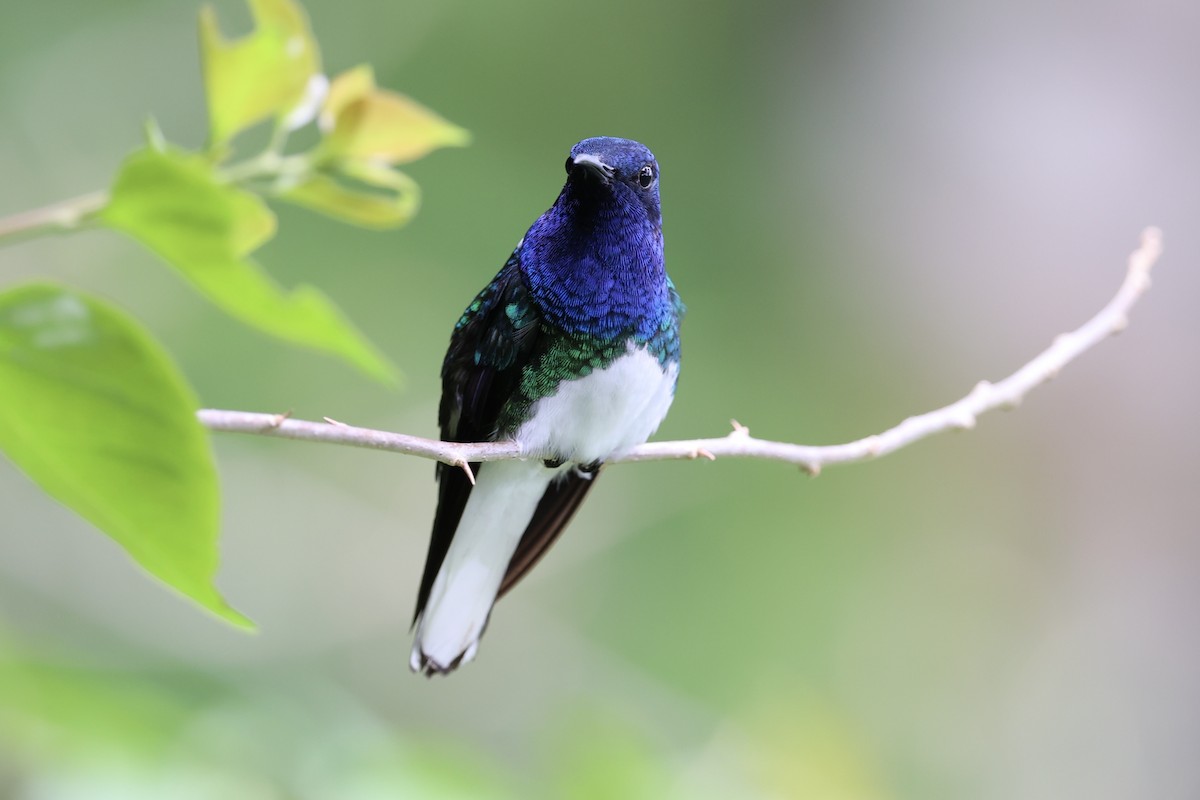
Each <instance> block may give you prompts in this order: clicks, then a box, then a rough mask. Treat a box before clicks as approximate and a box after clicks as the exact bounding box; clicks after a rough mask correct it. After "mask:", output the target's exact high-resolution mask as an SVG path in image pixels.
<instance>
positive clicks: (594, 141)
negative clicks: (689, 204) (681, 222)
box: [563, 136, 662, 223]
mask: <svg viewBox="0 0 1200 800" xmlns="http://www.w3.org/2000/svg"><path fill="white" fill-rule="evenodd" d="M566 168H567V185H566V186H565V187H564V188H563V192H564V193H565V194H570V195H571V196H572V197H575V198H578V199H579V200H580V201H583V202H587V201H589V200H590V201H592V202H595V203H598V204H601V205H603V204H606V203H613V204H616V205H619V206H629V207H630V210H631V211H633V209H634V208H639V207H640V209H644V213H645V215H646V217H647V218H648V219H649V220H651V221H653V222H655V223H657V222H659V221H660V220H661V218H662V212H661V208H660V205H659V198H658V162H657V161H655V160H654V154H653V153H651V152H650V148H648V147H646V145H644V144H642V143H640V142H635V141H633V140H632V139H616V138H614V137H612V136H596V137H594V138H591V139H584V140H583V141H582V142H579V143H578V144H576V145H575V146H574V147H572V148H571V155H570V156H569V157H568V158H567V164H566ZM633 213H634V214H635V215H637V212H636V211H633Z"/></svg>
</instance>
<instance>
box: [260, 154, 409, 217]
mask: <svg viewBox="0 0 1200 800" xmlns="http://www.w3.org/2000/svg"><path fill="white" fill-rule="evenodd" d="M338 173H339V174H340V175H342V176H345V177H346V178H348V179H350V180H353V181H356V182H358V183H361V184H363V185H365V186H366V187H368V189H374V190H375V191H370V190H368V191H363V190H359V189H356V188H353V187H351V186H348V185H347V184H346V183H343V182H341V181H339V180H338V179H337V178H336V177H335V176H334V175H329V174H325V173H314V174H313V175H311V176H309V178H308V179H307V180H305V181H304V182H303V183H301V184H299V185H298V186H295V187H293V188H292V189H289V190H288V191H286V192H283V193H282V194H280V195H279V197H280V198H281V199H283V200H288V201H290V202H293V203H296V204H297V205H301V206H304V207H306V208H311V209H312V210H314V211H319V212H321V213H322V214H327V215H328V216H331V217H333V218H334V219H339V220H342V221H343V222H349V223H350V224H352V225H361V226H363V227H364V228H379V229H385V228H398V227H400V226H401V225H404V224H405V223H407V222H408V221H409V220H410V219H412V217H413V215H414V214H416V213H417V207H418V206H419V205H420V203H421V194H420V190H419V188H418V187H417V184H416V181H414V180H413V179H412V178H410V177H408V176H407V175H405V174H404V173H402V172H397V171H396V170H394V169H391V168H390V167H388V166H386V165H383V164H376V163H371V162H358V161H350V162H346V163H343V164H340V165H339V167H338Z"/></svg>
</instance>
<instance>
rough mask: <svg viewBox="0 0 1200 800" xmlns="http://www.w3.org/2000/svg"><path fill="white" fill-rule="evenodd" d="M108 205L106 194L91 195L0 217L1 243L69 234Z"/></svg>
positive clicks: (94, 193) (95, 193)
mask: <svg viewBox="0 0 1200 800" xmlns="http://www.w3.org/2000/svg"><path fill="white" fill-rule="evenodd" d="M107 203H108V194H107V193H105V192H92V193H91V194H85V195H82V196H80V197H74V198H72V199H70V200H64V201H62V202H60V203H55V204H54V205H50V206H46V207H44V208H35V209H33V210H32V211H22V212H21V213H19V214H13V215H12V216H9V217H3V218H0V241H2V240H4V239H10V238H17V237H25V236H36V235H38V234H40V233H43V232H47V231H69V230H73V229H74V228H77V227H79V226H80V225H81V224H82V223H84V222H86V221H87V220H88V219H90V218H91V217H93V216H95V214H96V213H97V212H99V211H100V210H101V209H102V208H104V206H105V205H106V204H107Z"/></svg>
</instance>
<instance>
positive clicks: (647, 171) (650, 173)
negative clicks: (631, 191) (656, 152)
mask: <svg viewBox="0 0 1200 800" xmlns="http://www.w3.org/2000/svg"><path fill="white" fill-rule="evenodd" d="M652 183H654V167H652V166H650V165H649V164H647V165H646V166H644V167H642V169H641V171H640V172H638V184H639V185H640V186H641V187H642V188H643V189H649V188H650V184H652Z"/></svg>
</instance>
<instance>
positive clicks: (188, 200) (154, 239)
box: [99, 150, 397, 384]
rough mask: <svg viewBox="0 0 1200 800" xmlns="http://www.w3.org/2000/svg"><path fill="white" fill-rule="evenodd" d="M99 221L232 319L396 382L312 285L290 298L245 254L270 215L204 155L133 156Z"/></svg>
mask: <svg viewBox="0 0 1200 800" xmlns="http://www.w3.org/2000/svg"><path fill="white" fill-rule="evenodd" d="M99 219H100V221H101V222H103V223H105V224H107V225H109V226H110V227H112V228H115V229H117V230H119V231H122V232H124V233H126V234H128V235H130V236H132V237H133V238H135V239H137V240H138V241H140V242H141V243H142V244H144V245H146V246H147V247H149V248H150V249H151V250H153V251H154V252H155V253H157V254H158V255H160V256H161V257H162V258H164V259H165V260H166V261H167V262H168V263H170V264H171V265H172V266H174V267H175V268H176V269H178V270H179V271H180V272H181V273H182V274H183V275H184V277H186V278H187V279H188V280H189V281H190V282H191V283H192V285H193V286H194V287H196V288H197V289H199V290H200V291H201V292H202V293H203V294H204V295H205V296H206V297H208V298H209V300H211V301H212V302H214V303H216V304H217V305H218V306H219V307H221V308H222V309H223V310H224V311H226V312H227V313H228V314H230V315H231V316H234V317H236V318H237V319H240V320H241V321H243V322H245V323H247V324H248V325H252V326H254V327H256V328H258V329H259V330H261V331H265V332H266V333H269V334H271V335H272V336H276V337H278V338H280V339H284V340H286V341H289V342H292V343H295V344H300V345H304V346H307V347H312V348H314V349H317V350H322V351H325V352H328V353H333V354H334V355H338V356H340V357H342V358H343V359H345V360H346V361H348V362H350V363H351V364H353V365H355V366H356V367H358V368H359V369H361V370H362V371H363V372H365V373H367V374H368V375H370V376H371V377H373V378H376V379H378V380H381V381H384V382H386V383H393V384H394V383H395V382H396V381H397V375H396V371H395V369H394V368H393V367H392V366H391V365H390V364H389V363H388V362H387V360H386V359H384V357H383V356H382V355H381V354H380V353H379V351H378V350H376V349H375V348H374V346H372V345H371V343H370V342H368V341H367V340H366V339H365V338H364V337H363V335H362V334H361V333H359V331H358V330H357V329H356V328H355V327H354V326H353V325H352V324H351V323H350V322H349V321H348V320H347V319H346V318H345V317H344V316H343V315H342V313H341V312H340V311H339V310H338V308H337V307H336V306H335V305H333V303H332V302H330V301H329V299H328V298H326V297H325V295H323V294H321V293H320V292H319V291H317V290H316V289H314V288H312V287H309V286H299V287H297V288H296V289H294V290H292V291H291V292H287V291H285V290H283V289H282V288H281V287H280V286H279V285H278V284H276V283H275V282H274V281H273V280H271V278H270V276H268V275H267V274H266V273H265V272H263V271H262V269H261V268H260V267H259V266H258V264H256V263H255V262H254V261H253V260H251V259H249V258H247V257H246V256H248V255H249V254H250V253H252V252H253V251H254V250H255V249H257V248H258V247H259V246H260V245H262V244H263V243H264V242H265V241H267V240H268V239H270V238H271V236H272V235H274V233H275V217H274V215H273V214H272V213H271V211H270V209H268V208H267V207H266V205H265V204H264V203H263V202H262V200H260V199H259V198H258V197H256V196H255V195H253V194H250V193H249V192H246V191H243V190H241V189H238V188H237V187H235V186H231V185H228V184H224V183H221V182H219V181H218V180H217V178H216V176H215V175H214V174H213V168H212V166H211V165H210V164H209V163H208V161H206V160H205V159H204V158H202V157H200V156H196V155H192V154H188V153H181V152H179V151H176V150H168V151H166V152H163V153H159V152H154V151H150V150H142V151H139V152H137V153H134V154H133V155H132V156H130V157H129V158H128V159H127V160H126V161H125V163H124V164H123V165H122V167H121V171H120V173H119V174H118V175H117V180H116V183H115V185H114V186H113V190H112V198H111V200H110V201H109V204H108V206H107V207H106V208H105V209H104V210H103V211H101V212H100V216H99Z"/></svg>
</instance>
